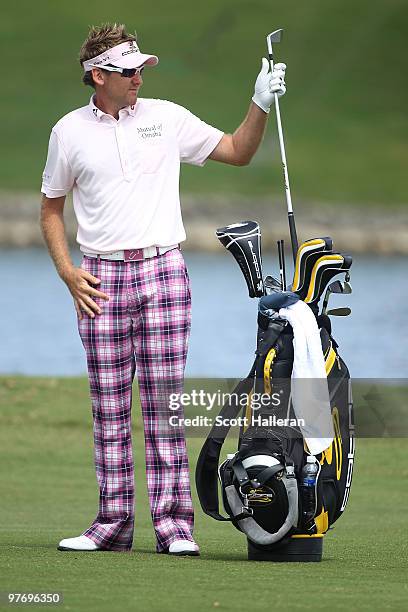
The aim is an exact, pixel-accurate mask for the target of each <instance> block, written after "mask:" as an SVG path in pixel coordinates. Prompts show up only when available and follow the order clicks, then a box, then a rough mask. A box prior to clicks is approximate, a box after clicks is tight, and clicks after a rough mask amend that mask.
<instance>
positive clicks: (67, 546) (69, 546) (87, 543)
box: [58, 535, 101, 551]
mask: <svg viewBox="0 0 408 612" xmlns="http://www.w3.org/2000/svg"><path fill="white" fill-rule="evenodd" d="M58 550H87V551H94V550H101V549H100V548H99V546H98V545H97V544H95V542H93V541H92V540H91V539H90V538H87V537H86V536H84V535H80V536H78V537H77V538H66V539H65V540H61V542H60V543H59V544H58Z"/></svg>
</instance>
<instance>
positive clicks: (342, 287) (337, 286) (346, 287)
mask: <svg viewBox="0 0 408 612" xmlns="http://www.w3.org/2000/svg"><path fill="white" fill-rule="evenodd" d="M352 292H353V289H352V287H351V285H350V283H349V282H347V281H343V282H341V281H339V280H337V281H334V283H331V284H330V285H329V286H328V287H327V290H326V293H325V296H324V300H323V306H322V312H321V314H327V313H326V311H327V306H328V303H329V299H330V296H331V294H332V293H338V294H340V293H342V294H344V295H349V294H350V293H352Z"/></svg>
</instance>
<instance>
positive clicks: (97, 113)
mask: <svg viewBox="0 0 408 612" xmlns="http://www.w3.org/2000/svg"><path fill="white" fill-rule="evenodd" d="M94 96H95V94H92V96H91V99H90V100H89V109H90V111H91V113H92V115H93V117H95V119H96V120H97V121H100V120H101V119H102V117H104V116H107V117H110V116H111V115H109V114H108V113H104V112H103V111H101V109H100V108H98V107H97V106H96V105H95V102H94ZM121 111H124V112H125V113H127V114H128V115H131V116H132V117H134V116H135V114H136V105H132V106H125V108H122V109H121V110H120V111H119V113H120V112H121Z"/></svg>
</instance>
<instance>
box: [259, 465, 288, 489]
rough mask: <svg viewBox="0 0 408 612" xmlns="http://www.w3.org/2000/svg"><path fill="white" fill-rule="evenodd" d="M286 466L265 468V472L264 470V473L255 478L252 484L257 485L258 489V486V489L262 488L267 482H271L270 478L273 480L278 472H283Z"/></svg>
mask: <svg viewBox="0 0 408 612" xmlns="http://www.w3.org/2000/svg"><path fill="white" fill-rule="evenodd" d="M284 469H285V468H284V466H283V465H281V464H279V465H271V466H270V467H267V468H265V469H264V470H262V472H260V473H259V474H258V475H257V477H256V478H254V479H253V480H252V481H251V482H252V483H256V484H255V485H254V486H255V488H256V486H258V487H262V485H264V484H265V482H266V481H267V480H269V479H270V478H272V477H273V476H275V474H277V473H278V472H282V470H284Z"/></svg>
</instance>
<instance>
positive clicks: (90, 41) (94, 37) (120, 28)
mask: <svg viewBox="0 0 408 612" xmlns="http://www.w3.org/2000/svg"><path fill="white" fill-rule="evenodd" d="M132 40H134V41H136V40H137V38H136V36H134V35H133V34H128V32H126V27H125V26H124V25H123V24H122V23H103V24H102V25H100V26H91V28H90V30H89V32H88V36H87V37H86V39H85V40H84V42H83V44H82V47H81V50H80V52H79V63H80V64H81V66H82V65H83V63H84V62H85V61H86V60H89V59H92V58H93V57H96V56H97V55H100V54H101V53H103V52H104V51H107V50H108V49H111V48H112V47H115V46H116V45H120V44H121V43H123V42H128V41H132ZM82 82H83V83H84V84H85V85H90V86H91V87H95V85H94V82H93V78H92V72H91V71H90V70H89V71H88V72H85V74H84V76H83V78H82Z"/></svg>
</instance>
